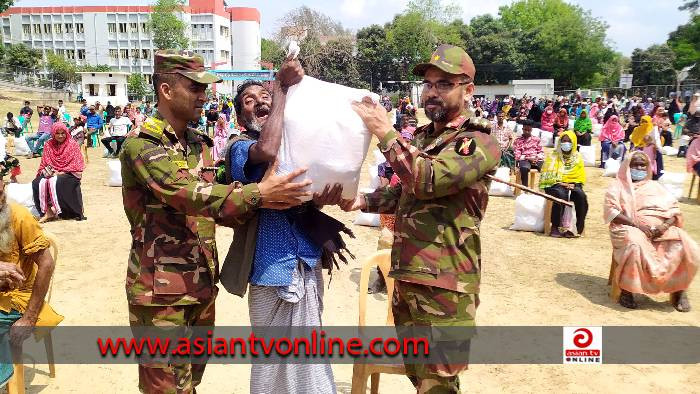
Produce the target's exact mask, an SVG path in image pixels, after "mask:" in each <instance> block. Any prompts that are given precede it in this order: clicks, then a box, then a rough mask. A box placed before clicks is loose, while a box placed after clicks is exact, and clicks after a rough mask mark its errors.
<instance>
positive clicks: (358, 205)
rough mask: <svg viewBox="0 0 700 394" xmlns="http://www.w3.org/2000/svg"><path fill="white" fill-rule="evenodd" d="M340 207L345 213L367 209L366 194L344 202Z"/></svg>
mask: <svg viewBox="0 0 700 394" xmlns="http://www.w3.org/2000/svg"><path fill="white" fill-rule="evenodd" d="M338 206H339V207H340V209H342V210H343V211H345V212H352V211H357V210H360V209H365V208H367V200H366V199H365V195H364V194H358V195H357V197H355V198H354V199H351V200H342V201H341V202H340V204H338Z"/></svg>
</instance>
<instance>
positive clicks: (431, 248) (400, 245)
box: [341, 45, 501, 393]
mask: <svg viewBox="0 0 700 394" xmlns="http://www.w3.org/2000/svg"><path fill="white" fill-rule="evenodd" d="M475 72H476V70H475V68H474V64H473V62H472V60H471V58H470V57H469V55H467V53H466V52H465V51H464V50H463V49H461V48H458V47H455V46H451V45H442V46H440V47H439V48H438V49H437V50H436V51H435V53H433V55H432V57H431V59H430V62H429V63H424V64H419V65H417V66H416V67H415V68H414V69H413V73H414V74H416V75H419V76H422V77H423V78H424V80H423V93H422V101H423V103H424V105H425V113H426V115H427V116H428V118H429V119H430V120H432V122H431V123H430V124H428V125H426V126H423V127H420V128H419V129H417V130H416V132H415V139H414V140H413V142H412V144H409V143H408V142H406V141H405V140H403V139H402V138H401V137H399V136H398V135H397V133H396V132H395V131H394V130H393V129H392V127H391V123H390V122H389V120H387V116H386V110H385V109H384V108H383V107H382V106H381V105H379V104H375V103H373V102H372V101H371V100H368V99H367V98H365V99H364V100H363V101H362V102H360V103H355V104H353V108H354V109H355V111H356V112H357V113H358V114H359V115H360V117H362V119H363V120H364V122H365V125H366V126H367V128H368V129H369V130H370V132H371V133H372V134H374V135H376V136H377V138H378V139H379V141H380V142H379V149H380V150H381V151H382V152H383V153H384V156H385V157H386V158H387V160H388V161H389V163H390V164H391V167H392V168H393V169H394V172H395V173H396V175H397V176H398V177H399V178H400V179H401V182H400V184H398V185H396V186H393V187H392V186H386V187H384V188H381V189H378V190H377V191H375V192H373V193H370V194H360V195H358V196H357V197H356V198H355V199H354V200H350V201H344V202H343V203H342V204H341V207H342V208H343V209H344V210H346V211H352V210H357V209H362V210H363V211H365V212H374V213H395V214H396V225H395V231H394V245H393V248H392V257H391V260H392V265H391V272H390V274H389V276H391V277H393V278H395V279H396V285H395V286H396V287H395V290H394V294H393V313H394V321H395V324H396V325H397V326H404V327H405V326H428V327H447V326H457V327H469V326H474V325H475V324H476V322H475V315H476V308H477V306H478V305H479V295H478V293H479V282H480V276H481V274H480V272H481V243H480V236H479V225H480V222H481V220H482V219H483V216H484V212H485V211H486V205H487V203H488V186H489V184H488V183H489V182H488V181H487V180H486V179H484V175H486V174H487V173H489V172H491V171H492V170H494V169H495V168H496V166H497V165H498V163H499V160H500V156H501V150H500V148H499V145H498V142H497V141H496V139H495V138H493V137H492V136H490V135H488V133H489V132H490V125H489V123H488V121H486V120H485V119H482V118H468V117H467V116H466V115H465V110H466V108H465V102H467V101H470V100H471V96H472V94H473V92H474V84H473V80H474V75H475ZM463 344H464V342H463ZM466 344H467V345H468V342H466ZM432 350H433V349H432V346H431V355H432V354H433V352H432ZM466 368H467V363H466V362H464V361H450V360H446V361H445V363H443V364H423V365H409V364H407V365H406V372H407V374H408V376H409V378H410V379H411V381H412V382H413V383H414V385H415V386H416V388H417V390H418V392H419V393H425V392H441V393H442V392H459V379H458V377H457V374H458V373H459V372H460V371H463V370H464V369H466Z"/></svg>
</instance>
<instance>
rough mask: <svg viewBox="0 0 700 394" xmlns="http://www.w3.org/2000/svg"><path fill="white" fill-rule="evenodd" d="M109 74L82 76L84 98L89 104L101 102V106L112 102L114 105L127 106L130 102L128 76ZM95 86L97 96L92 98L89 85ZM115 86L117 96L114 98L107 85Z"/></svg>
mask: <svg viewBox="0 0 700 394" xmlns="http://www.w3.org/2000/svg"><path fill="white" fill-rule="evenodd" d="M109 75H110V74H108V73H95V75H94V76H93V75H92V74H91V73H86V74H81V77H82V81H81V87H82V91H83V98H84V99H86V100H87V101H88V104H93V103H94V102H95V101H99V102H100V103H101V104H105V105H106V104H107V101H110V102H111V103H112V105H126V103H128V102H129V98H128V96H127V84H126V80H127V75H125V74H111V75H112V76H111V77H110V76H109ZM90 84H95V85H97V94H96V95H95V96H90V90H89V89H88V87H87V85H90ZM109 84H115V85H117V86H116V94H115V95H114V96H109V93H108V92H109V91H108V89H107V85H109Z"/></svg>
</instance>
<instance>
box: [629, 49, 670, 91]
mask: <svg viewBox="0 0 700 394" xmlns="http://www.w3.org/2000/svg"><path fill="white" fill-rule="evenodd" d="M675 60H676V59H675V54H674V53H673V51H672V50H671V48H669V46H668V45H666V44H662V45H652V46H650V47H649V48H647V49H639V48H637V49H635V50H634V51H633V52H632V59H631V69H632V74H634V84H635V85H670V84H674V83H675V81H676V72H675V70H674V67H673V64H674V62H675Z"/></svg>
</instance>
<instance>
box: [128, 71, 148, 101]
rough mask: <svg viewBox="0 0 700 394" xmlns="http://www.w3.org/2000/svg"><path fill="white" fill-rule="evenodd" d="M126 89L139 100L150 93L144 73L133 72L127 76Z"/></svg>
mask: <svg viewBox="0 0 700 394" xmlns="http://www.w3.org/2000/svg"><path fill="white" fill-rule="evenodd" d="M126 83H127V86H126V89H127V91H128V93H129V95H130V96H136V97H137V98H138V99H139V100H141V99H143V97H144V96H145V95H146V94H148V85H147V84H146V78H144V77H143V75H142V74H131V75H129V77H128V78H127V82H126Z"/></svg>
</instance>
